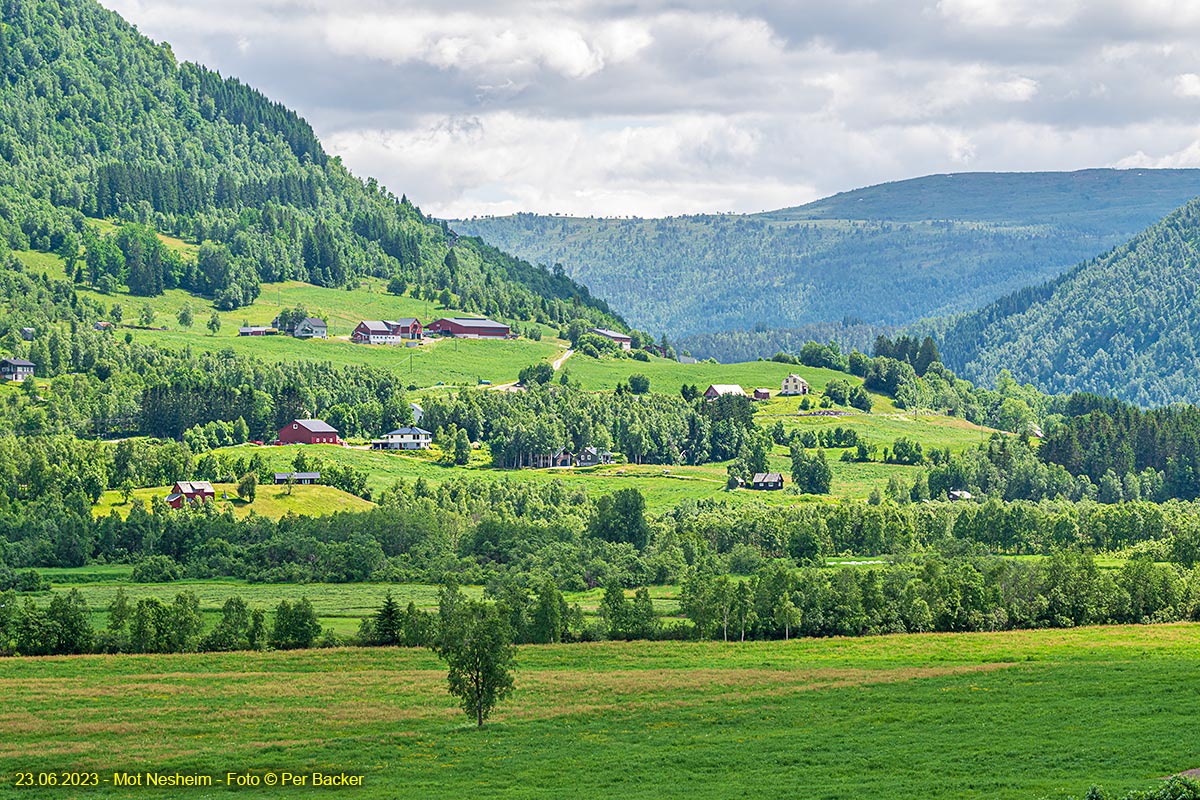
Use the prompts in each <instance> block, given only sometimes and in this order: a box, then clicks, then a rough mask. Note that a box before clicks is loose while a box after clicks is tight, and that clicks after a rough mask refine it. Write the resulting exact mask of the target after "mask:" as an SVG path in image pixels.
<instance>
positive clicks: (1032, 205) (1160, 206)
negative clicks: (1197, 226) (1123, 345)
mask: <svg viewBox="0 0 1200 800" xmlns="http://www.w3.org/2000/svg"><path fill="white" fill-rule="evenodd" d="M1197 194H1200V171H1198V170H1127V171H1118V170H1087V171H1083V172H1073V173H1025V174H1020V173H1014V174H986V173H968V174H958V175H932V176H928V177H923V178H916V179H913V180H907V181H900V182H896V183H888V184H883V185H880V186H872V187H867V188H863V189H857V190H855V191H852V192H846V193H843V194H839V195H835V196H833V197H830V198H826V199H824V200H819V201H817V202H815V203H810V204H808V205H805V206H799V207H797V208H790V209H783V210H780V211H773V212H769V213H764V214H754V215H748V216H733V215H717V216H689V217H671V218H667V219H579V218H571V217H560V216H536V215H532V214H519V215H516V216H512V217H502V218H482V219H471V220H455V221H453V222H452V226H453V228H454V229H455V230H457V231H459V232H462V233H468V234H472V235H478V236H481V237H483V238H484V239H486V240H487V241H489V242H491V243H493V244H495V245H497V246H499V247H501V248H503V249H505V250H507V251H509V252H513V253H516V254H518V255H519V256H521V257H523V258H527V259H529V260H530V261H533V262H536V263H545V264H555V263H561V264H562V265H563V267H564V268H565V270H566V272H567V274H568V275H570V276H571V277H573V278H575V279H576V280H579V281H581V282H582V283H584V284H586V285H587V286H588V287H590V289H591V290H592V291H593V292H594V293H595V294H597V295H600V296H603V297H605V298H606V299H607V300H608V301H609V302H610V303H611V304H612V306H613V308H615V309H617V310H618V311H619V312H620V313H622V314H623V315H625V316H626V317H627V318H628V319H629V320H630V322H631V323H632V324H634V325H636V326H637V327H639V328H644V329H646V330H653V331H667V332H673V333H674V334H675V335H676V336H683V335H688V334H697V333H705V332H712V331H728V330H752V329H753V330H760V331H761V330H763V329H775V328H796V327H800V326H808V325H811V324H813V323H829V322H840V321H842V320H843V319H848V320H849V321H851V322H866V323H871V324H884V325H902V324H907V323H911V322H914V321H916V320H917V319H920V318H922V317H927V316H935V315H942V314H949V313H955V312H964V311H970V310H973V309H975V308H978V307H979V306H980V305H982V304H984V303H987V302H990V301H992V300H994V299H995V298H997V297H1000V296H1003V295H1004V294H1007V293H1009V292H1012V291H1016V290H1018V289H1020V288H1021V287H1023V286H1028V285H1031V284H1037V283H1041V282H1043V281H1045V280H1049V279H1052V278H1054V277H1057V276H1058V275H1060V274H1062V273H1063V272H1064V271H1066V270H1067V269H1069V268H1070V267H1071V266H1072V265H1074V264H1076V263H1078V262H1080V261H1082V260H1083V259H1085V258H1089V257H1092V256H1095V255H1097V254H1099V253H1103V252H1105V251H1107V250H1109V249H1110V248H1112V247H1115V246H1117V245H1119V244H1121V243H1123V242H1125V241H1127V240H1128V239H1129V238H1130V237H1131V236H1133V235H1135V234H1136V233H1137V232H1138V231H1140V230H1142V229H1143V228H1145V227H1146V226H1147V225H1150V224H1151V223H1153V222H1155V221H1156V220H1158V219H1161V218H1162V217H1163V216H1165V215H1166V214H1168V213H1170V212H1171V211H1172V210H1174V209H1175V208H1177V207H1179V206H1180V205H1182V204H1183V203H1185V202H1187V201H1188V200H1189V199H1191V198H1192V197H1194V196H1196V195H1197ZM813 330H816V329H813ZM821 332H823V331H818V335H819V333H821ZM799 335H801V336H803V335H804V331H802V332H801V333H800V334H799ZM768 338H769V337H768ZM776 338H777V337H776ZM691 344H692V349H693V350H694V352H695V353H696V354H698V355H702V356H709V355H712V356H715V357H717V358H719V359H722V360H729V359H731V358H733V357H743V358H744V357H747V356H749V357H753V356H757V355H770V354H771V353H772V352H774V350H773V349H770V348H771V347H772V346H773V345H774V344H775V341H774V339H772V340H771V341H768V342H765V343H763V344H761V345H759V347H761V350H760V351H759V352H750V351H748V350H746V349H745V347H743V349H742V350H738V351H736V352H726V350H728V349H729V348H727V347H726V345H727V344H729V343H727V342H724V341H723V340H722V339H721V338H720V337H712V338H711V339H708V340H697V341H695V342H691ZM776 349H777V348H776Z"/></svg>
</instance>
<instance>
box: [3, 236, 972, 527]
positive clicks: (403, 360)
mask: <svg viewBox="0 0 1200 800" xmlns="http://www.w3.org/2000/svg"><path fill="white" fill-rule="evenodd" d="M103 224H107V223H103ZM164 241H166V243H167V244H168V246H170V247H173V248H175V249H177V250H179V251H180V252H182V253H183V254H184V255H185V256H194V250H195V245H191V244H188V243H186V242H182V241H179V240H172V239H164ZM17 256H18V257H19V258H20V259H21V260H22V261H23V262H24V264H25V266H26V268H27V269H29V270H31V271H43V272H46V273H48V274H50V275H52V276H55V277H62V276H63V275H64V269H63V263H62V261H61V259H59V258H58V256H56V255H53V254H48V253H40V252H32V251H24V252H20V253H17ZM78 291H79V292H80V293H81V294H83V295H85V296H91V297H93V298H94V299H96V300H98V301H100V302H103V303H105V304H106V305H111V304H112V303H114V302H120V303H121V304H122V305H123V307H124V316H125V320H126V321H127V322H130V321H132V320H135V319H136V317H137V315H138V311H139V309H140V308H141V307H142V306H143V305H145V304H147V303H148V304H149V305H150V306H151V307H152V308H153V309H154V310H155V320H154V323H153V325H154V326H155V327H163V328H165V330H143V329H140V328H125V329H123V333H128V335H130V336H132V337H133V338H134V339H135V340H138V341H143V342H148V343H151V344H154V345H157V346H161V347H169V348H173V349H183V348H192V349H194V350H207V351H222V350H227V349H229V350H233V351H234V352H236V353H239V354H242V355H246V356H254V357H258V358H261V359H264V360H266V361H271V362H278V363H295V362H298V361H314V362H319V363H326V364H331V365H335V366H346V365H363V364H366V365H370V366H373V367H377V368H380V369H385V370H388V371H391V372H394V373H397V374H399V375H401V376H403V377H404V380H405V381H406V383H408V384H410V385H412V386H416V387H417V388H418V389H419V391H418V392H416V393H414V396H415V398H416V399H418V400H419V399H420V397H421V395H423V394H427V393H441V392H446V391H450V390H451V389H450V387H454V386H477V385H478V384H479V382H480V381H481V380H485V381H490V382H491V383H492V384H494V385H503V384H507V383H511V382H513V381H515V380H516V378H517V373H518V372H519V371H520V370H521V368H523V367H525V366H527V365H529V364H533V363H537V362H540V361H545V362H554V361H555V360H556V359H559V358H560V357H561V356H562V355H563V354H564V353H565V352H566V348H567V343H566V342H564V341H562V340H559V339H558V338H557V331H554V330H553V329H551V328H549V327H544V329H543V333H544V336H543V339H542V340H541V341H532V340H530V339H516V340H506V341H480V340H450V339H431V340H427V341H426V342H425V343H424V344H422V345H421V346H419V347H411V348H410V347H399V346H366V345H356V344H352V343H350V342H349V341H348V335H349V333H350V331H351V330H352V328H353V326H354V325H355V324H356V323H357V322H358V321H359V320H360V319H364V318H383V319H388V318H394V317H404V316H417V317H420V318H422V319H425V320H429V319H431V318H433V317H436V316H438V315H441V314H443V313H453V312H451V311H449V310H448V309H444V308H440V307H439V306H437V304H436V303H434V302H432V301H426V300H418V299H416V298H413V297H410V296H403V297H397V296H395V295H391V294H389V293H388V292H386V290H385V288H384V284H383V282H382V281H380V280H378V279H373V278H371V279H364V280H363V281H362V282H361V283H360V285H359V286H358V287H356V288H353V289H328V288H322V287H318V286H312V285H309V284H303V283H298V282H294V281H293V282H287V283H279V284H268V285H264V286H263V289H262V294H261V295H260V296H259V298H258V300H257V301H256V302H255V303H254V304H252V305H250V306H247V307H245V308H240V309H237V310H236V311H230V312H220V313H219V314H218V316H219V317H220V319H221V321H222V324H221V328H220V330H219V331H218V332H217V333H216V335H212V334H210V332H209V331H208V330H207V328H206V327H205V322H206V321H207V318H208V316H209V315H210V314H211V313H212V310H211V305H210V304H209V303H208V302H207V301H206V300H204V299H203V298H199V297H196V296H194V295H191V294H189V293H187V292H185V291H182V290H178V289H176V290H170V291H168V292H166V293H165V294H163V295H162V296H160V297H155V298H140V297H132V296H130V295H128V294H118V295H112V296H107V295H101V294H99V293H98V292H95V291H92V290H90V289H87V288H84V287H80V288H78ZM184 305H191V306H192V308H193V310H194V315H195V323H194V324H193V325H192V326H191V327H190V328H184V327H182V326H181V325H180V324H179V323H178V320H177V319H176V316H177V314H178V312H179V310H180V309H181V308H183V306H184ZM297 305H303V306H305V307H306V308H307V309H308V310H309V312H310V313H314V314H318V315H320V316H323V317H326V318H327V319H328V321H329V325H330V335H331V338H330V339H329V340H325V341H322V340H308V341H301V340H298V339H293V338H291V337H287V336H269V337H239V336H238V335H237V328H238V326H240V325H242V324H246V323H249V324H267V323H269V322H270V321H271V320H272V319H273V318H274V317H275V315H276V314H277V313H278V312H279V310H280V309H281V308H291V307H295V306H297ZM118 335H123V334H122V333H118ZM562 368H563V369H564V370H565V371H566V372H567V373H568V374H569V376H570V379H571V381H572V382H574V383H575V384H577V385H579V386H581V387H582V388H583V389H584V390H586V391H611V390H612V389H613V388H615V387H616V385H617V384H618V383H619V382H621V381H627V380H628V378H629V376H630V375H631V374H634V373H641V374H644V375H646V376H647V377H648V378H650V383H651V391H654V392H663V393H671V394H674V393H677V392H679V390H680V388H681V387H682V386H683V385H684V384H693V385H696V386H698V387H700V388H701V389H703V388H705V387H707V386H708V385H709V384H710V383H736V384H740V385H741V386H743V387H744V388H745V389H746V390H747V391H748V392H749V391H751V390H752V389H754V388H756V387H765V388H768V389H770V390H771V391H773V392H778V389H779V385H780V382H781V381H782V379H783V378H784V377H785V376H786V375H787V374H788V373H790V372H796V373H798V374H800V375H801V376H802V377H804V378H805V380H807V381H808V382H809V384H810V385H811V387H812V390H813V394H814V396H816V395H819V394H820V392H821V391H822V390H823V389H824V387H825V385H826V384H827V383H828V382H829V381H830V380H834V379H840V380H845V381H847V382H849V383H850V384H852V385H858V384H861V383H862V380H861V379H860V378H857V377H853V376H849V375H846V374H844V373H839V372H835V371H833V370H827V369H820V368H814V367H806V366H795V365H789V364H781V363H776V362H773V361H751V362H745V363H739V364H713V363H699V364H680V363H678V362H675V361H669V360H666V359H661V358H657V357H651V358H650V360H649V361H645V362H642V361H637V360H634V359H631V358H616V357H606V358H603V359H599V360H597V359H594V358H589V357H586V356H581V355H574V356H573V357H572V358H570V359H568V360H567V361H565V362H564V364H563V367H562ZM48 386H49V385H48V384H47V387H48ZM46 390H49V389H48V388H47V389H46ZM0 391H3V392H12V391H17V389H16V388H14V387H0ZM872 400H873V402H874V409H873V413H871V414H862V413H857V412H853V413H846V414H845V415H844V416H836V417H829V416H808V415H803V416H802V414H803V410H802V409H801V398H798V397H779V396H778V395H776V396H773V397H772V398H771V399H770V400H768V401H766V402H760V403H757V404H756V408H757V420H758V422H759V424H760V425H763V426H764V427H773V426H774V425H775V423H776V422H781V423H782V424H783V426H784V428H785V430H788V431H791V430H810V429H811V430H818V431H819V430H821V429H826V428H833V427H837V426H841V427H848V428H853V429H854V430H856V431H858V432H859V433H860V434H861V435H863V436H865V437H866V439H867V440H868V441H869V442H871V443H872V444H874V445H875V446H876V447H877V449H878V450H880V451H881V450H882V448H884V447H889V446H890V445H891V444H892V442H893V441H894V440H895V439H896V438H898V437H900V436H907V437H910V438H913V439H916V440H917V441H919V442H921V444H922V445H923V446H924V447H925V448H931V447H937V448H950V449H951V450H955V451H961V450H964V449H967V448H970V447H974V446H976V445H978V444H979V443H980V442H982V441H985V440H986V438H987V437H988V436H989V435H991V434H992V433H993V431H991V430H989V429H987V428H981V427H979V426H976V425H972V424H971V423H969V422H966V421H965V420H961V419H955V418H951V417H945V416H941V415H935V414H916V413H911V412H903V411H900V410H898V409H896V407H895V405H894V404H893V403H892V401H891V399H890V398H888V397H886V396H883V395H872ZM814 405H815V403H814ZM312 450H313V451H314V454H318V455H320V457H321V458H322V459H325V460H326V461H327V462H337V463H342V464H350V465H352V466H354V467H356V468H358V469H362V470H366V471H367V472H368V473H369V479H368V485H369V486H370V488H371V489H372V491H373V492H375V493H378V492H379V491H381V490H383V489H386V488H388V487H390V486H391V485H393V484H394V483H395V482H396V481H397V480H411V479H416V478H418V477H420V478H425V479H426V480H427V481H431V482H434V483H438V482H441V481H444V480H446V479H448V478H450V477H454V476H460V475H470V476H473V477H480V478H485V479H501V478H515V479H518V480H528V481H552V480H557V481H562V482H564V483H566V484H568V485H572V486H583V487H585V488H587V489H588V490H589V491H591V492H595V493H607V492H611V491H614V490H616V489H620V488H624V487H627V486H636V487H637V488H639V489H640V490H641V491H642V492H643V494H644V495H645V496H646V498H647V504H648V507H649V508H650V509H651V510H654V511H663V510H667V509H669V508H671V507H672V506H674V505H676V504H678V503H679V502H681V501H683V500H688V499H696V500H699V499H706V498H719V499H723V500H727V501H729V502H731V503H734V504H744V503H766V504H771V505H778V504H785V505H786V504H792V503H796V502H810V501H813V500H815V499H816V498H813V497H803V496H798V495H794V494H790V493H787V492H772V493H767V492H750V491H747V490H741V491H736V492H728V491H726V490H725V483H726V470H725V465H724V464H708V465H704V466H699V467H688V466H675V467H671V468H663V467H653V466H632V465H613V466H611V467H600V468H595V469H590V470H523V471H520V472H510V471H497V470H492V469H490V464H489V460H488V456H487V453H486V451H483V452H477V453H476V454H475V456H474V457H473V458H472V461H471V463H470V464H469V465H467V466H466V467H448V466H444V465H441V464H439V463H437V462H436V460H434V459H431V458H430V457H429V456H428V455H427V454H426V455H412V454H398V453H373V452H368V451H363V450H357V449H341V448H324V447H318V448H312ZM266 452H267V456H268V460H269V462H270V464H271V466H272V467H273V468H275V469H285V468H290V465H291V461H292V459H293V458H294V455H295V453H294V450H293V448H271V449H269V450H268V451H266ZM827 455H828V457H829V459H830V461H831V464H832V468H833V485H832V494H833V496H834V497H836V498H844V499H851V500H863V499H866V498H867V497H868V496H869V495H870V493H871V492H872V490H874V489H882V488H883V487H884V486H886V484H887V482H888V480H889V478H892V477H897V478H899V479H901V480H904V481H906V482H911V481H912V479H913V472H914V469H913V468H912V467H906V466H902V465H895V464H881V463H866V464H858V463H849V462H842V461H840V460H839V458H840V457H841V455H842V451H841V450H839V449H831V450H830V451H829V452H828V454H827ZM769 466H770V469H772V470H777V471H780V472H783V473H784V474H785V475H787V474H788V473H790V470H791V463H790V459H789V457H788V452H787V449H786V448H784V447H778V446H777V447H775V448H774V450H773V452H772V454H771V457H770V461H769ZM156 492H160V490H159V489H144V490H139V492H138V494H137V495H136V496H137V497H138V498H139V499H142V500H145V499H147V498H148V497H150V496H152V495H153V494H155V493H156ZM262 494H267V493H266V492H262V493H260V498H259V500H258V501H256V502H255V504H253V505H252V506H247V505H244V504H241V503H236V502H235V504H234V509H235V512H236V513H239V514H246V513H249V512H250V510H251V509H253V510H254V511H255V512H256V513H258V514H261V515H269V516H280V515H282V514H284V513H287V512H288V511H295V512H296V513H328V512H330V511H337V510H342V509H349V508H353V507H355V504H354V502H353V501H354V498H349V499H347V498H337V497H324V496H322V497H315V496H311V497H310V496H309V495H308V494H304V495H298V496H296V497H291V498H288V497H282V496H281V497H275V496H270V497H263V496H261V495H262ZM276 494H278V493H276ZM114 507H116V508H117V510H118V512H121V510H122V508H125V506H124V504H123V502H122V500H121V498H120V497H119V495H117V494H116V493H112V492H110V493H108V494H106V496H105V497H104V498H103V499H102V500H101V503H100V504H99V505H98V506H97V509H98V513H108V511H109V510H110V509H112V508H114Z"/></svg>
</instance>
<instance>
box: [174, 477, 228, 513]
mask: <svg viewBox="0 0 1200 800" xmlns="http://www.w3.org/2000/svg"><path fill="white" fill-rule="evenodd" d="M216 496H217V492H216V490H214V489H213V485H212V484H211V483H209V482H208V481H179V482H177V483H176V484H175V485H174V486H172V487H171V493H170V494H169V495H167V505H169V506H170V507H171V508H183V506H184V504H185V503H186V504H188V505H200V504H201V503H207V502H209V501H210V500H212V499H213V498H214V497H216Z"/></svg>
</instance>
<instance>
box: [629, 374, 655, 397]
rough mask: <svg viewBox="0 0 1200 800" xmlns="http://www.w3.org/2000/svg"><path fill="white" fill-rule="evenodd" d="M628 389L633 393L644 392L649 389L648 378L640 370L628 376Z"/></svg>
mask: <svg viewBox="0 0 1200 800" xmlns="http://www.w3.org/2000/svg"><path fill="white" fill-rule="evenodd" d="M629 391H631V392H633V393H634V394H645V393H646V392H648V391H650V379H649V378H647V377H646V376H645V375H643V374H641V373H640V372H635V373H634V374H632V375H630V376H629Z"/></svg>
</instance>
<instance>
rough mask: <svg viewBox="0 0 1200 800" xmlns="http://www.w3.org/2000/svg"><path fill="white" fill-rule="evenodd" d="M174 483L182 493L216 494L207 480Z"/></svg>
mask: <svg viewBox="0 0 1200 800" xmlns="http://www.w3.org/2000/svg"><path fill="white" fill-rule="evenodd" d="M175 485H176V486H178V487H179V491H180V492H181V493H182V494H201V493H209V492H210V493H212V494H216V490H214V489H213V485H212V484H211V483H209V482H208V481H176V482H175Z"/></svg>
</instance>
